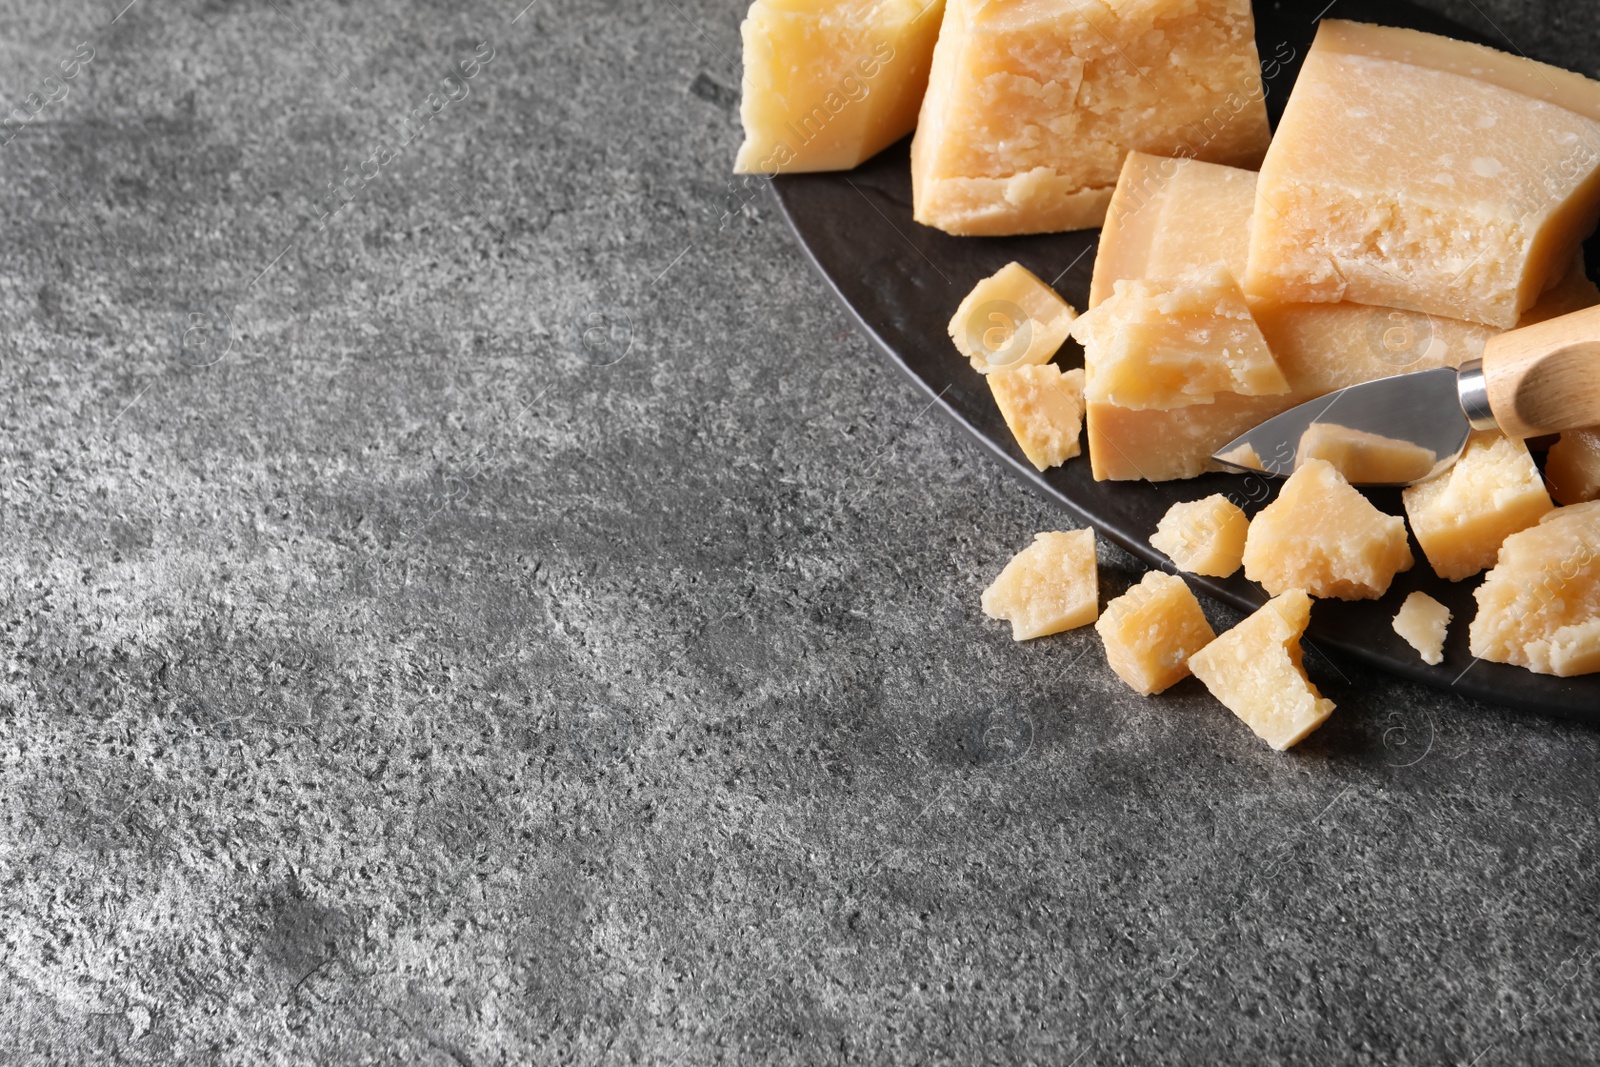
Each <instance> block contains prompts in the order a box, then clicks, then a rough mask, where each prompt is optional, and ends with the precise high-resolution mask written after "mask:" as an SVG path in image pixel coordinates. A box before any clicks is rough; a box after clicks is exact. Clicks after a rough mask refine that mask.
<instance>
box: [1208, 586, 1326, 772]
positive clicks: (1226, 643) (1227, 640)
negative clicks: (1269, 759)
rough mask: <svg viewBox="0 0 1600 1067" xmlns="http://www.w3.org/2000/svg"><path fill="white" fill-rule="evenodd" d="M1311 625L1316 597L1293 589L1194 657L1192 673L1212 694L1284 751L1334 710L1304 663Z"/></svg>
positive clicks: (1322, 721)
mask: <svg viewBox="0 0 1600 1067" xmlns="http://www.w3.org/2000/svg"><path fill="white" fill-rule="evenodd" d="M1310 621H1311V598H1310V597H1309V596H1307V595H1306V594H1305V593H1304V592H1303V591H1301V590H1299V589H1293V590H1288V591H1286V592H1284V593H1282V594H1280V595H1279V596H1278V597H1276V598H1275V599H1273V600H1270V601H1268V602H1267V603H1266V604H1265V605H1263V606H1262V608H1261V609H1260V610H1259V611H1257V612H1256V613H1255V614H1254V615H1251V616H1250V617H1249V618H1247V619H1245V620H1244V621H1243V622H1241V623H1240V624H1239V625H1238V626H1235V627H1234V628H1233V629H1231V630H1229V631H1228V632H1227V633H1225V634H1223V635H1222V636H1221V637H1219V638H1217V639H1216V640H1215V641H1213V642H1211V644H1209V645H1207V646H1206V647H1205V648H1203V649H1201V650H1200V651H1199V652H1196V653H1195V654H1194V655H1192V656H1190V657H1189V669H1190V670H1191V671H1193V672H1194V675H1195V677H1196V678H1199V679H1200V680H1201V681H1202V682H1204V683H1205V685H1206V688H1207V689H1209V690H1211V695H1212V696H1214V697H1216V698H1217V699H1218V700H1220V701H1222V703H1223V704H1224V705H1225V706H1226V707H1227V708H1228V710H1229V711H1231V712H1233V713H1234V714H1235V715H1237V716H1238V717H1239V718H1240V719H1241V720H1242V721H1243V722H1244V724H1245V725H1246V726H1248V727H1250V729H1251V730H1252V731H1254V733H1255V735H1256V736H1257V737H1259V738H1261V739H1262V740H1263V741H1265V742H1266V743H1267V744H1268V745H1270V746H1272V747H1273V748H1274V749H1276V750H1278V751H1279V752H1282V751H1284V750H1285V749H1287V748H1290V747H1291V746H1293V745H1297V744H1299V743H1300V742H1301V741H1302V740H1304V739H1305V737H1306V736H1307V735H1308V734H1310V733H1311V732H1312V731H1313V730H1315V729H1316V728H1317V727H1319V726H1321V725H1322V724H1323V723H1324V722H1326V721H1327V720H1328V716H1329V715H1332V714H1333V710H1334V703H1333V701H1331V700H1327V699H1325V698H1324V697H1323V695H1322V694H1321V693H1319V692H1318V691H1317V687H1316V686H1314V685H1312V684H1311V680H1310V679H1309V678H1308V677H1306V672H1305V667H1304V665H1303V663H1302V659H1303V653H1302V651H1301V648H1300V638H1301V635H1302V634H1304V633H1305V630H1306V625H1307V624H1308V623H1309V622H1310Z"/></svg>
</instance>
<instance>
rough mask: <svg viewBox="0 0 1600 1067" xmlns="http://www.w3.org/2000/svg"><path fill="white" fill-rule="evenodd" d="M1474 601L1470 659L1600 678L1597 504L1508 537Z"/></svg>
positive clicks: (1565, 511) (1560, 512) (1561, 511)
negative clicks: (1476, 607)
mask: <svg viewBox="0 0 1600 1067" xmlns="http://www.w3.org/2000/svg"><path fill="white" fill-rule="evenodd" d="M1473 595H1474V596H1475V597H1476V598H1477V601H1478V614H1477V616H1476V617H1475V618H1474V619H1473V620H1472V625H1471V627H1470V629H1469V634H1470V636H1471V641H1472V654H1473V655H1474V656H1477V657H1479V658H1480V659H1485V660H1489V661H1491V662H1494V663H1514V664H1516V665H1517V666H1520V667H1526V668H1527V669H1528V670H1530V671H1535V672H1537V673H1539V674H1553V675H1556V676H1557V677H1560V678H1570V677H1574V676H1576V675H1580V674H1592V673H1594V672H1596V671H1600V501H1595V502H1593V503H1588V504H1576V505H1573V506H1571V507H1564V508H1557V509H1556V510H1555V511H1552V512H1550V513H1549V514H1547V515H1546V516H1545V517H1544V519H1543V520H1542V521H1541V522H1540V523H1539V525H1537V526H1533V527H1530V528H1529V529H1526V530H1523V531H1522V532H1520V533H1515V534H1512V535H1511V536H1510V537H1508V538H1506V541H1505V544H1503V545H1502V546H1501V547H1500V560H1499V562H1498V563H1496V564H1495V567H1494V569H1493V570H1491V571H1490V572H1489V574H1488V576H1487V577H1485V578H1484V580H1483V584H1482V585H1480V586H1479V587H1478V588H1477V590H1476V591H1475V592H1474V594H1473Z"/></svg>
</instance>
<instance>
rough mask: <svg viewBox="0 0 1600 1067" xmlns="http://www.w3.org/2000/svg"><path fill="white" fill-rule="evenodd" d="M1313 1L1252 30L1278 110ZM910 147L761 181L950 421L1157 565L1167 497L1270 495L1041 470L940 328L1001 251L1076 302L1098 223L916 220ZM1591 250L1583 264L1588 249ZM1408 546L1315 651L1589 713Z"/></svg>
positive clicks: (1528, 704)
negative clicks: (1437, 617) (1444, 628)
mask: <svg viewBox="0 0 1600 1067" xmlns="http://www.w3.org/2000/svg"><path fill="white" fill-rule="evenodd" d="M1318 6H1319V5H1317V4H1306V5H1301V4H1298V3H1295V4H1267V3H1258V4H1257V5H1256V23H1257V30H1256V37H1257V42H1258V45H1259V49H1260V52H1261V55H1262V56H1263V58H1266V57H1276V58H1278V59H1279V60H1281V61H1283V62H1281V65H1280V67H1279V68H1278V69H1277V71H1276V74H1275V76H1274V77H1273V78H1272V79H1271V80H1269V82H1268V84H1267V101H1268V106H1269V110H1270V111H1271V112H1272V117H1273V120H1274V122H1276V120H1277V118H1278V115H1279V114H1280V113H1281V111H1282V108H1283V103H1284V100H1285V98H1286V97H1287V96H1288V93H1289V89H1290V87H1291V86H1292V85H1293V80H1294V77H1295V75H1296V74H1297V73H1298V72H1299V65H1300V60H1301V59H1302V58H1303V57H1304V56H1305V53H1306V49H1307V48H1308V47H1309V46H1310V43H1311V39H1312V36H1313V35H1314V33H1315V30H1316V21H1317V20H1316V19H1314V18H1312V17H1311V14H1310V13H1309V11H1315V10H1317V7H1318ZM1291 9H1292V10H1291ZM1304 9H1309V11H1307V10H1304ZM1573 10H1574V11H1576V9H1573ZM1324 14H1325V15H1327V16H1332V17H1339V18H1351V19H1358V20H1361V21H1366V22H1378V23H1384V24H1387V25H1397V26H1409V27H1413V28H1416V29H1422V30H1430V31H1433V32H1437V33H1443V34H1448V35H1450V36H1453V37H1461V38H1465V39H1468V40H1477V41H1479V42H1481V43H1484V44H1490V45H1497V46H1498V47H1501V48H1504V49H1509V48H1511V47H1512V46H1511V45H1510V44H1509V43H1508V42H1506V41H1504V40H1499V41H1496V40H1494V39H1492V38H1489V37H1486V36H1484V34H1482V33H1477V32H1474V31H1472V30H1470V29H1468V28H1466V27H1463V26H1459V25H1456V24H1454V23H1452V22H1450V21H1448V20H1446V19H1443V18H1441V17H1440V16H1438V15H1436V14H1434V13H1432V12H1428V11H1425V10H1423V9H1421V8H1418V7H1415V6H1413V5H1411V4H1409V3H1406V2H1404V0H1384V2H1373V0H1336V2H1335V3H1334V4H1333V5H1332V6H1331V7H1330V8H1329V9H1328V11H1326V12H1325V13H1324ZM1572 17H1578V16H1577V15H1574V16H1572ZM1583 17H1586V18H1587V17H1593V18H1600V15H1586V16H1583ZM1287 50H1292V54H1291V53H1290V52H1289V51H1287ZM1535 58H1539V57H1535ZM908 144H909V141H907V142H902V143H901V144H899V145H896V146H895V147H893V148H890V149H888V150H887V151H885V152H883V153H881V154H880V155H878V156H877V157H876V158H874V159H872V160H870V161H868V162H867V163H865V164H863V165H862V166H861V167H859V168H857V169H856V170H854V171H850V172H847V173H835V174H807V175H785V176H781V177H779V178H776V179H774V180H773V183H772V185H773V191H774V193H775V195H776V197H777V200H778V203H779V205H780V206H781V208H782V210H783V212H784V214H785V216H786V217H787V218H788V220H789V223H790V224H791V225H792V226H793V227H794V231H795V233H796V234H797V235H798V236H799V238H800V242H801V244H802V245H803V246H804V247H805V249H806V251H807V253H808V254H809V255H810V257H811V259H812V261H813V262H814V263H815V264H816V266H817V269H818V270H820V271H821V272H822V274H823V277H825V278H826V279H827V280H828V283H829V284H830V285H831V286H832V287H833V290H834V292H835V293H837V294H838V296H839V298H840V299H841V300H843V301H844V303H845V305H846V306H847V307H848V308H849V309H850V311H851V313H852V314H854V315H855V317H856V319H857V320H858V321H859V322H860V323H861V326H862V327H863V328H864V329H865V330H866V331H867V334H868V335H869V336H870V337H871V338H872V339H873V340H874V341H876V342H877V343H878V344H879V345H880V346H881V347H882V348H883V350H884V351H885V352H887V353H888V355H889V357H890V358H891V359H893V360H894V361H895V362H896V363H898V364H899V365H900V366H901V367H902V368H904V369H905V371H906V372H907V373H908V374H910V375H911V377H912V378H914V379H915V380H916V381H917V383H918V384H919V385H921V386H922V387H923V388H924V389H926V390H927V391H928V393H929V395H930V396H932V397H934V398H935V399H936V400H937V402H938V403H939V405H940V406H941V407H942V408H943V409H944V410H945V412H946V413H947V414H948V415H950V417H951V418H953V419H955V420H956V422H958V423H960V424H961V425H962V426H964V427H965V428H966V429H967V430H968V431H970V432H971V433H972V434H973V435H974V436H975V437H977V438H978V440H980V441H982V442H983V443H984V444H986V445H988V446H989V448H990V449H992V450H993V451H994V453H995V454H996V455H997V456H999V457H1000V458H1001V459H1002V460H1004V461H1005V463H1006V464H1007V465H1008V466H1009V467H1010V468H1011V470H1012V471H1013V472H1014V473H1015V474H1016V475H1017V476H1018V477H1020V478H1022V479H1023V480H1024V481H1025V482H1027V483H1028V484H1029V485H1031V486H1033V487H1034V488H1035V489H1037V490H1038V491H1040V492H1041V493H1043V494H1044V495H1045V496H1046V497H1048V498H1050V499H1051V500H1054V501H1057V502H1059V503H1061V504H1063V505H1065V506H1066V507H1067V508H1069V509H1070V510H1072V511H1073V512H1075V513H1077V514H1078V515H1079V516H1081V517H1082V518H1083V519H1084V520H1086V521H1088V522H1089V523H1092V524H1093V525H1094V526H1095V528H1096V529H1097V530H1099V531H1100V533H1101V534H1103V535H1104V536H1106V537H1109V538H1110V539H1112V540H1113V541H1115V542H1116V543H1117V544H1119V545H1121V546H1123V547H1124V548H1126V549H1128V550H1129V551H1130V552H1132V553H1134V554H1135V555H1136V556H1139V557H1141V558H1143V559H1145V560H1147V561H1149V562H1150V563H1151V564H1152V565H1154V566H1162V565H1167V561H1166V559H1165V557H1163V556H1162V555H1161V554H1160V553H1158V552H1157V551H1156V550H1155V549H1153V548H1151V547H1150V543H1149V541H1148V540H1147V539H1148V538H1149V536H1150V534H1151V533H1153V532H1154V531H1155V528H1156V523H1157V522H1158V521H1159V520H1160V518H1161V516H1162V515H1163V514H1165V513H1166V510H1167V508H1168V507H1170V506H1171V505H1172V504H1174V503H1176V502H1178V501H1180V500H1195V499H1198V498H1199V497H1203V496H1207V495H1210V494H1211V493H1216V492H1223V493H1229V494H1232V495H1236V496H1240V495H1242V496H1246V497H1249V498H1251V499H1257V500H1258V503H1257V504H1256V505H1255V508H1256V509H1259V507H1261V506H1264V505H1265V504H1266V503H1267V501H1268V500H1269V499H1270V498H1271V496H1272V495H1275V492H1276V486H1275V485H1272V484H1270V483H1267V482H1264V481H1263V480H1261V479H1255V480H1254V484H1250V482H1249V478H1250V476H1245V475H1234V474H1213V475H1207V476H1205V477H1202V478H1197V479H1194V480H1191V481H1186V482H1167V483H1163V484H1159V485H1149V484H1144V483H1136V482H1096V481H1094V480H1093V478H1092V477H1091V476H1090V473H1089V463H1088V460H1087V458H1086V457H1085V458H1079V459H1077V460H1069V461H1068V462H1067V463H1066V464H1065V465H1064V466H1061V467H1057V468H1055V469H1054V470H1050V471H1046V472H1045V473H1043V474H1040V473H1038V472H1037V471H1035V470H1034V469H1033V467H1032V466H1031V465H1030V464H1028V462H1027V461H1026V460H1025V459H1024V458H1023V457H1022V454H1021V453H1020V452H1019V451H1018V450H1017V448H1016V445H1015V443H1014V442H1013V441H1012V438H1011V434H1010V431H1009V430H1007V429H1006V425H1005V423H1004V421H1003V420H1002V419H1001V418H1000V414H999V412H998V411H997V410H996V408H995V405H994V401H993V399H992V398H991V397H990V396H989V390H988V387H987V386H986V385H985V384H984V381H983V378H982V377H981V376H980V375H977V374H975V373H973V371H972V369H971V367H970V366H969V365H968V363H967V361H966V360H965V359H964V358H962V357H961V356H960V355H959V354H958V353H957V352H956V350H955V348H954V346H953V345H952V344H951V343H950V339H949V337H948V336H947V334H946V332H945V330H946V326H947V325H948V323H949V321H950V317H951V316H952V315H953V314H954V313H955V309H956V305H957V304H959V303H960V301H961V298H962V297H963V296H965V295H966V293H967V292H968V290H970V289H971V288H972V286H973V285H975V284H977V282H978V280H979V279H981V278H984V277H986V276H987V275H989V274H992V273H994V272H995V271H996V270H999V269H1000V268H1001V267H1002V266H1004V265H1005V264H1006V263H1008V262H1010V261H1011V260H1017V261H1019V262H1021V263H1022V264H1023V265H1024V266H1026V267H1027V268H1028V269H1029V270H1031V271H1033V272H1034V273H1035V274H1037V275H1038V276H1039V277H1041V278H1043V279H1045V280H1046V281H1051V280H1054V284H1055V288H1056V289H1057V290H1058V291H1059V292H1060V293H1061V294H1062V296H1063V297H1065V298H1066V299H1067V300H1068V301H1069V302H1070V303H1072V305H1073V306H1074V307H1077V308H1080V309H1082V308H1083V307H1085V306H1086V305H1087V303H1088V294H1089V278H1090V274H1091V272H1092V270H1093V267H1094V252H1095V245H1096V243H1097V241H1098V239H1099V232H1098V231H1086V232H1080V233H1066V234H1049V235H1041V236H1036V237H1006V238H970V237H965V238H964V237H951V236H949V235H947V234H944V233H941V232H939V231H938V230H934V229H931V228H928V227H925V226H920V225H918V224H917V223H916V222H914V221H912V218H911V176H910V168H909V163H908ZM1589 262H1590V264H1591V270H1593V264H1594V263H1595V262H1596V257H1595V256H1594V254H1593V249H1591V251H1590V257H1589ZM1058 362H1061V363H1063V364H1066V365H1080V364H1081V363H1082V352H1081V350H1080V349H1078V348H1077V346H1076V344H1075V343H1073V342H1068V347H1067V348H1066V349H1064V350H1063V352H1062V353H1061V355H1060V356H1059V357H1058ZM1370 495H1371V497H1372V499H1373V501H1374V502H1375V503H1376V504H1377V505H1378V507H1380V508H1382V509H1383V510H1384V511H1386V512H1388V513H1390V514H1394V515H1399V514H1403V509H1402V508H1401V505H1400V495H1399V492H1398V491H1395V490H1380V491H1374V492H1372V493H1371V494H1370ZM1247 510H1250V509H1249V508H1247ZM1019 547H1020V546H1019ZM1412 547H1413V551H1414V553H1415V555H1416V558H1417V566H1415V567H1414V568H1412V570H1411V571H1410V572H1409V573H1406V574H1402V575H1400V577H1399V578H1398V579H1396V581H1395V584H1394V586H1393V588H1391V589H1390V591H1389V593H1388V595H1387V596H1385V597H1384V598H1383V599H1381V600H1377V601H1360V602H1354V603H1349V602H1345V601H1340V600H1320V601H1318V602H1317V605H1316V608H1315V609H1314V611H1313V613H1312V623H1311V630H1310V632H1309V634H1308V641H1307V644H1308V647H1309V648H1310V650H1311V651H1312V652H1313V653H1320V652H1332V653H1334V654H1335V655H1340V654H1342V655H1347V656H1350V657H1353V658H1354V659H1356V660H1359V661H1362V662H1364V663H1368V664H1371V665H1374V666H1377V667H1381V668H1383V669H1385V670H1388V671H1392V672H1393V673H1395V674H1398V675H1401V676H1403V677H1406V678H1410V679H1413V680H1415V681H1418V682H1423V683H1426V684H1428V685H1433V686H1438V687H1440V688H1444V689H1453V690H1455V691H1456V692H1459V693H1462V694H1463V695H1466V696H1469V697H1474V698H1477V699H1479V700H1485V701H1490V702H1493V703H1499V704H1507V705H1511V706H1514V707H1517V708H1522V709H1527V710H1531V711H1538V712H1546V713H1551V714H1556V715H1563V716H1568V717H1572V718H1579V719H1584V720H1588V721H1591V722H1596V723H1600V675H1591V676H1588V677H1585V678H1573V679H1559V678H1550V677H1546V676H1543V675H1537V674H1532V673H1530V672H1528V671H1525V670H1522V669H1521V668H1519V667H1510V666H1505V665H1502V664H1496V663H1483V662H1474V660H1473V657H1472V654H1471V652H1470V651H1468V647H1467V645H1468V642H1467V624H1468V622H1469V621H1470V620H1471V619H1472V617H1473V615H1474V614H1475V612H1476V610H1477V606H1476V603H1475V602H1474V601H1473V598H1472V591H1473V590H1474V589H1475V588H1476V587H1477V584H1478V580H1477V579H1469V580H1467V581H1465V582H1460V583H1451V582H1446V581H1444V580H1442V579H1440V578H1438V577H1436V576H1435V575H1434V573H1433V571H1432V569H1431V568H1429V566H1428V565H1427V562H1426V561H1425V559H1424V557H1423V555H1422V552H1421V550H1420V549H1418V548H1417V547H1416V545H1415V541H1413V545H1412ZM1002 562H1004V561H1003V560H998V559H997V560H996V561H995V564H996V566H997V567H998V566H999V565H1000V564H1001V563H1002ZM1184 577H1185V578H1187V579H1188V580H1189V581H1190V582H1191V583H1193V584H1194V585H1195V586H1196V587H1198V588H1200V589H1203V590H1204V591H1206V592H1207V593H1210V594H1211V595H1212V596H1214V597H1216V598H1218V599H1219V600H1222V601H1224V602H1226V603H1228V604H1231V605H1233V606H1234V607H1236V608H1239V609H1241V610H1246V611H1251V610H1254V609H1255V608H1257V607H1258V606H1260V605H1261V604H1262V603H1264V602H1265V600H1266V596H1265V594H1264V593H1263V592H1262V590H1261V589H1260V588H1259V587H1257V586H1256V585H1255V584H1254V583H1251V582H1248V581H1246V580H1245V579H1244V577H1243V576H1242V575H1237V576H1235V577H1233V578H1230V579H1226V580H1218V579H1214V578H1200V577H1196V576H1194V575H1185V576H1184ZM1415 589H1423V590H1426V591H1427V592H1428V593H1430V594H1432V595H1433V596H1435V597H1437V598H1438V599H1439V600H1440V601H1442V602H1443V603H1444V604H1446V605H1447V606H1449V608H1450V610H1451V611H1452V612H1453V613H1454V615H1455V621H1454V622H1453V623H1452V625H1451V627H1450V639H1449V642H1448V643H1447V645H1446V647H1445V660H1444V663H1443V664H1442V665H1440V666H1438V667H1429V666H1427V665H1426V664H1424V663H1423V662H1422V661H1421V659H1419V658H1418V656H1417V654H1416V652H1415V651H1413V650H1412V649H1411V647H1410V646H1409V645H1407V644H1406V643H1405V642H1404V641H1402V640H1401V639H1400V638H1399V636H1397V635H1396V634H1395V632H1394V630H1393V628H1392V627H1391V625H1390V623H1391V621H1392V620H1393V618H1394V614H1395V612H1396V611H1397V610H1399V605H1400V603H1401V601H1402V600H1404V599H1405V597H1406V595H1407V594H1408V593H1410V592H1411V591H1412V590H1415Z"/></svg>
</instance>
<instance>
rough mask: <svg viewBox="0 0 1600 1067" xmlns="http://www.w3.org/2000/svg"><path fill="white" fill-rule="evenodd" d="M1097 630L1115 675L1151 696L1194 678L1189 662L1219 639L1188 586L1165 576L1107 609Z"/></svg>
mask: <svg viewBox="0 0 1600 1067" xmlns="http://www.w3.org/2000/svg"><path fill="white" fill-rule="evenodd" d="M1094 628H1095V630H1096V631H1098V632H1099V634H1100V640H1101V642H1102V643H1103V644H1104V645H1105V649H1106V660H1107V661H1108V662H1109V663H1110V664H1111V669H1112V670H1113V671H1115V672H1116V674H1117V677H1118V678H1121V679H1122V680H1123V681H1124V682H1127V683H1128V685H1130V686H1131V687H1132V688H1133V689H1134V690H1135V691H1137V692H1139V693H1143V694H1144V695H1145V696H1153V695H1154V694H1156V693H1160V692H1162V691H1163V690H1166V689H1169V688H1171V687H1172V686H1174V685H1176V684H1177V683H1178V682H1181V681H1183V680H1184V679H1185V678H1187V677H1189V657H1190V656H1192V655H1194V654H1195V653H1196V652H1198V651H1200V650H1201V649H1202V648H1204V647H1206V646H1207V645H1209V644H1210V643H1211V642H1212V641H1214V640H1216V637H1217V635H1216V631H1214V630H1212V629H1211V624H1210V623H1209V622H1207V621H1206V616H1205V613H1204V612H1203V611H1201V610H1200V601H1198V600H1196V599H1195V595H1194V594H1193V593H1192V592H1190V591H1189V587H1188V585H1186V584H1185V583H1184V581H1183V579H1182V578H1178V577H1176V576H1174V575H1171V574H1167V573H1165V572H1164V571H1151V572H1150V573H1149V574H1146V575H1145V576H1144V579H1143V580H1142V581H1141V582H1139V584H1138V585H1136V586H1134V587H1133V588H1132V589H1129V590H1128V591H1127V592H1126V593H1124V594H1122V595H1121V596H1119V597H1117V599H1115V600H1113V601H1112V602H1111V603H1109V604H1107V605H1106V610H1105V614H1103V615H1101V616H1100V621H1099V622H1097V623H1095V624H1094Z"/></svg>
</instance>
